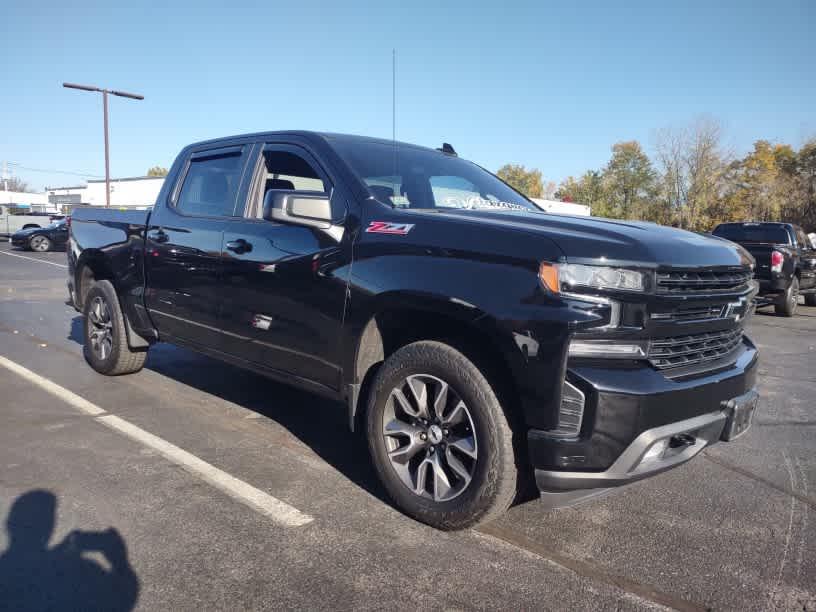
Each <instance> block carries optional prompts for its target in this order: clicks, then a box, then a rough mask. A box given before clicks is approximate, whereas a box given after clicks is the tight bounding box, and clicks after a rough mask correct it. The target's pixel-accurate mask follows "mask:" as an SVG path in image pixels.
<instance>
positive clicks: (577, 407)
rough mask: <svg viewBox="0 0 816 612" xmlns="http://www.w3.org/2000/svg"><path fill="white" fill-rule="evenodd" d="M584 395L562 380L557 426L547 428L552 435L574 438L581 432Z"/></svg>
mask: <svg viewBox="0 0 816 612" xmlns="http://www.w3.org/2000/svg"><path fill="white" fill-rule="evenodd" d="M585 402H586V396H585V395H584V394H583V392H582V391H581V390H580V389H579V388H578V387H576V386H575V385H573V384H571V383H570V382H569V381H566V380H565V381H564V385H563V386H562V388H561V406H560V407H559V409H558V427H556V428H555V429H551V430H549V432H548V433H549V434H550V435H552V436H558V437H562V438H574V437H576V436H578V434H579V433H581V422H582V421H583V419H584V403H585Z"/></svg>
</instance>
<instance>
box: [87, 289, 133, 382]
mask: <svg viewBox="0 0 816 612" xmlns="http://www.w3.org/2000/svg"><path fill="white" fill-rule="evenodd" d="M83 311H84V314H85V322H84V327H85V330H84V331H85V346H84V348H83V353H84V355H85V360H86V361H87V362H88V364H90V366H91V367H92V368H93V369H94V370H96V371H97V372H99V373H100V374H106V375H108V376H117V375H119V374H131V373H133V372H138V371H139V370H141V369H142V367H143V366H144V363H145V360H146V359H147V351H146V350H142V351H133V350H131V349H130V347H129V346H128V343H127V330H126V329H125V321H124V317H123V316H122V310H121V308H120V307H119V299H118V298H117V296H116V291H115V290H114V288H113V285H112V284H111V283H110V281H106V280H103V281H98V282H96V283H94V285H93V286H92V287H91V288H90V289H89V290H88V294H87V295H86V297H85V304H84V308H83Z"/></svg>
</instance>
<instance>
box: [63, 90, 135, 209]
mask: <svg viewBox="0 0 816 612" xmlns="http://www.w3.org/2000/svg"><path fill="white" fill-rule="evenodd" d="M62 86H63V87H67V88H68V89H81V90H82V91H95V92H99V93H101V94H102V122H103V125H104V129H105V207H106V208H110V153H109V146H108V94H112V95H114V96H119V97H120V98H131V99H132V100H144V96H142V95H140V94H133V93H128V92H126V91H116V90H115V89H102V88H100V87H95V86H93V85H77V84H76V83H63V84H62Z"/></svg>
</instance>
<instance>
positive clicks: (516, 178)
mask: <svg viewBox="0 0 816 612" xmlns="http://www.w3.org/2000/svg"><path fill="white" fill-rule="evenodd" d="M496 176H498V177H499V178H500V179H501V180H503V181H504V182H505V183H507V184H509V185H510V186H511V187H513V188H515V189H517V190H518V191H520V192H521V193H523V194H524V195H526V196H527V197H528V198H540V197H541V194H542V192H543V191H544V183H543V181H542V180H541V170H538V169H536V168H530V169H529V170H528V169H527V168H525V167H524V166H522V165H521V164H505V165H503V166H502V167H501V168H499V171H498V172H497V173H496Z"/></svg>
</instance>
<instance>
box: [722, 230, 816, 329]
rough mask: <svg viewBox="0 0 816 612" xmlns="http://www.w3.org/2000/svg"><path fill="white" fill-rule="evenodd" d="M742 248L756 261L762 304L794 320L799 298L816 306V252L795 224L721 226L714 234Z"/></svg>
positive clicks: (809, 304) (806, 236) (808, 239)
mask: <svg viewBox="0 0 816 612" xmlns="http://www.w3.org/2000/svg"><path fill="white" fill-rule="evenodd" d="M712 234H714V235H715V236H719V237H720V238H725V239H726V240H730V241H732V242H736V243H737V244H740V245H742V246H743V247H745V249H746V250H747V251H748V252H749V253H751V255H752V256H753V257H754V259H755V260H756V279H757V281H758V282H759V296H760V304H765V305H769V304H773V305H774V309H775V310H776V314H778V315H782V316H785V317H792V316H793V314H794V313H795V312H796V305H797V304H798V302H799V296H800V295H802V296H804V298H805V304H807V305H808V306H816V249H814V248H813V244H812V243H811V241H810V238H809V237H808V235H807V234H805V232H804V230H803V229H802V228H801V227H799V226H798V225H794V224H792V223H768V222H763V223H758V222H745V223H721V224H720V225H718V226H717V227H715V228H714V231H713V232H712Z"/></svg>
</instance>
